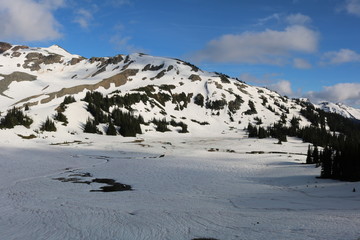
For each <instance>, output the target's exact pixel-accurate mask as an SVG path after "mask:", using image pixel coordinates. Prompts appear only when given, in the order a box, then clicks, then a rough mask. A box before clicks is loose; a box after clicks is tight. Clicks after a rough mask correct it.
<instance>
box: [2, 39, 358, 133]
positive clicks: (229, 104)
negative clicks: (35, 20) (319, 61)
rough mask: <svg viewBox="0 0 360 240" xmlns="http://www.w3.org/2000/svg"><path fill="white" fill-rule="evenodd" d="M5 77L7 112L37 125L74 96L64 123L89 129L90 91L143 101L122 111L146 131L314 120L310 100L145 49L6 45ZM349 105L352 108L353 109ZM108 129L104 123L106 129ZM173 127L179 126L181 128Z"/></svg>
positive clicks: (71, 127) (218, 128)
mask: <svg viewBox="0 0 360 240" xmlns="http://www.w3.org/2000/svg"><path fill="white" fill-rule="evenodd" d="M0 77H1V78H2V79H1V80H0V111H2V112H5V111H6V110H7V109H10V108H12V107H13V106H16V107H25V106H28V107H30V110H29V111H27V114H28V115H29V116H30V117H31V118H33V120H34V123H33V124H32V125H31V129H33V130H36V129H39V126H40V125H41V124H42V123H43V122H44V120H45V119H46V118H47V117H52V116H54V114H56V109H57V108H58V106H59V105H60V104H61V103H62V102H63V100H64V98H65V96H69V95H72V96H74V98H75V99H76V101H77V102H75V103H72V104H69V106H68V107H67V108H66V109H65V112H64V114H65V115H66V116H67V117H68V121H69V124H67V126H63V125H62V124H61V123H57V127H58V128H60V129H63V130H64V131H67V132H74V131H75V132H76V131H81V129H82V127H83V126H84V124H85V122H86V120H87V119H88V118H89V117H92V116H91V114H90V113H89V112H88V111H86V104H87V103H85V102H84V101H80V100H81V99H83V98H84V97H85V95H86V93H87V92H88V91H98V92H101V93H102V94H103V95H104V96H107V97H108V98H111V97H116V98H120V99H122V100H123V101H128V100H129V98H131V99H135V100H132V101H131V102H130V103H128V104H127V105H123V106H121V108H122V109H123V110H124V111H131V112H132V113H133V114H134V115H137V116H139V115H141V116H142V117H143V118H144V121H145V124H144V125H142V129H143V133H146V132H152V131H154V125H153V124H150V121H151V120H152V119H154V118H156V119H166V121H168V122H170V121H171V120H174V121H177V122H181V123H185V124H186V125H187V126H188V130H189V131H190V132H191V133H205V134H209V133H215V134H219V133H226V132H229V131H235V132H236V131H237V130H242V129H244V128H245V127H246V126H247V125H248V124H249V123H253V124H258V125H264V126H269V125H271V124H273V123H274V122H277V121H279V120H280V119H282V120H283V121H284V119H285V120H286V121H287V122H288V123H289V122H290V120H291V119H292V118H293V117H294V116H295V117H298V118H300V119H301V121H300V122H301V123H300V124H301V125H307V124H309V122H308V121H307V120H306V119H305V118H304V117H303V116H301V114H300V113H299V112H300V110H301V109H303V108H305V107H306V103H305V102H304V101H301V100H299V99H288V98H286V97H283V96H281V95H279V94H278V93H276V92H273V91H270V90H268V89H266V88H261V87H255V86H250V85H248V84H246V83H244V82H242V81H240V80H238V79H233V78H230V77H229V76H227V75H224V74H221V73H214V72H206V71H203V70H201V69H199V68H197V67H196V66H194V65H192V64H190V63H187V62H184V61H182V60H179V59H171V58H163V57H154V56H149V55H145V54H138V53H136V54H131V55H127V56H126V55H117V56H115V57H103V58H90V59H86V58H84V57H81V56H79V55H73V54H71V53H69V52H67V51H66V50H64V49H62V48H61V47H59V46H57V45H54V46H51V47H49V48H31V47H27V46H19V45H11V44H8V43H0ZM136 99H137V100H136ZM111 109H112V108H111ZM111 109H110V110H111ZM323 109H325V108H323ZM342 109H347V111H346V112H347V113H350V108H345V106H343V107H342ZM351 113H352V114H351V115H345V116H348V117H355V118H360V114H359V112H357V113H356V111H355V110H354V109H353V110H351ZM106 128H107V126H106V124H103V125H102V126H101V127H100V130H101V131H105V130H106ZM170 130H173V131H178V127H176V126H172V127H170ZM209 130H210V131H209Z"/></svg>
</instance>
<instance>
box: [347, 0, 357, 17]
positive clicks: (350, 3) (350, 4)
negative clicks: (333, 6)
mask: <svg viewBox="0 0 360 240" xmlns="http://www.w3.org/2000/svg"><path fill="white" fill-rule="evenodd" d="M345 11H346V12H347V13H349V14H351V15H355V16H358V17H360V0H347V1H346V4H345Z"/></svg>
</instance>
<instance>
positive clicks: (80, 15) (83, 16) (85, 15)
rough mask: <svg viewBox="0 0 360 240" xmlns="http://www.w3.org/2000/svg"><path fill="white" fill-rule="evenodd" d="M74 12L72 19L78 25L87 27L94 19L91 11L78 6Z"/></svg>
mask: <svg viewBox="0 0 360 240" xmlns="http://www.w3.org/2000/svg"><path fill="white" fill-rule="evenodd" d="M75 13H76V17H75V19H74V22H75V23H78V24H79V25H80V27H82V28H84V29H88V28H89V26H90V23H91V21H92V20H93V19H94V17H93V13H92V11H91V10H87V9H84V8H80V9H78V10H77V11H76V12H75Z"/></svg>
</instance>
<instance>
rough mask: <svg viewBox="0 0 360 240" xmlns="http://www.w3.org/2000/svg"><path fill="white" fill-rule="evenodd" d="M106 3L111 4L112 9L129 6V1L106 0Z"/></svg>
mask: <svg viewBox="0 0 360 240" xmlns="http://www.w3.org/2000/svg"><path fill="white" fill-rule="evenodd" d="M106 3H108V4H111V5H112V6H114V7H121V6H123V5H130V4H131V1H130V0H106Z"/></svg>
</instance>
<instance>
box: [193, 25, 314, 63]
mask: <svg viewBox="0 0 360 240" xmlns="http://www.w3.org/2000/svg"><path fill="white" fill-rule="evenodd" d="M318 41H319V34H318V33H317V32H315V31H313V30H311V29H309V28H307V27H304V26H300V25H293V26H289V27H287V28H286V29H285V30H284V31H275V30H270V29H267V30H265V31H263V32H244V33H242V34H237V35H235V34H229V35H224V36H222V37H220V38H219V39H215V40H212V41H210V42H209V43H208V44H207V46H206V47H205V48H204V49H202V50H200V51H198V52H196V53H195V54H194V55H193V59H194V60H195V61H211V62H233V63H252V64H254V63H262V64H273V65H284V64H285V63H286V62H287V61H288V57H289V55H290V54H291V53H293V52H301V53H313V52H315V51H316V50H317V47H318Z"/></svg>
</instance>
